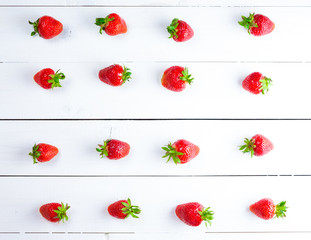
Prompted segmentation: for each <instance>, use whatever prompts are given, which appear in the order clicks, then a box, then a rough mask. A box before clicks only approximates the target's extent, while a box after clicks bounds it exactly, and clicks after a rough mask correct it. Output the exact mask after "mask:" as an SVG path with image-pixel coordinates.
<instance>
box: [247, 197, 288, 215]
mask: <svg viewBox="0 0 311 240" xmlns="http://www.w3.org/2000/svg"><path fill="white" fill-rule="evenodd" d="M285 204H286V201H283V202H280V203H279V204H278V205H274V202H273V201H272V200H271V199H270V198H264V199H261V200H259V201H258V202H256V203H254V204H252V205H250V207H249V210H250V211H251V212H253V213H254V214H255V215H256V216H257V217H260V218H262V219H264V220H269V219H271V218H275V217H276V218H279V217H281V218H284V217H286V215H285V212H286V211H287V207H286V206H285Z"/></svg>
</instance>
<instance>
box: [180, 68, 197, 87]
mask: <svg viewBox="0 0 311 240" xmlns="http://www.w3.org/2000/svg"><path fill="white" fill-rule="evenodd" d="M180 79H181V80H183V81H185V82H187V83H189V84H190V85H191V83H192V82H193V79H194V78H193V77H191V74H189V73H188V68H187V67H185V69H184V70H183V71H182V76H181V77H180Z"/></svg>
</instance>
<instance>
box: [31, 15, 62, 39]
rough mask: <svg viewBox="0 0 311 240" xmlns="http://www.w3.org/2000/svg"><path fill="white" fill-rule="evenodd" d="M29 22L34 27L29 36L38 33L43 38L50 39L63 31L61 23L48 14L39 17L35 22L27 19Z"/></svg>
mask: <svg viewBox="0 0 311 240" xmlns="http://www.w3.org/2000/svg"><path fill="white" fill-rule="evenodd" d="M29 24H31V25H33V28H34V31H33V32H32V33H31V36H34V35H36V34H37V33H38V34H39V36H40V37H42V38H44V39H51V38H53V37H56V36H57V35H59V34H60V33H61V32H62V31H63V24H62V23H61V22H60V21H58V20H56V19H54V18H52V17H50V16H43V17H40V18H38V20H37V21H35V22H30V21H29Z"/></svg>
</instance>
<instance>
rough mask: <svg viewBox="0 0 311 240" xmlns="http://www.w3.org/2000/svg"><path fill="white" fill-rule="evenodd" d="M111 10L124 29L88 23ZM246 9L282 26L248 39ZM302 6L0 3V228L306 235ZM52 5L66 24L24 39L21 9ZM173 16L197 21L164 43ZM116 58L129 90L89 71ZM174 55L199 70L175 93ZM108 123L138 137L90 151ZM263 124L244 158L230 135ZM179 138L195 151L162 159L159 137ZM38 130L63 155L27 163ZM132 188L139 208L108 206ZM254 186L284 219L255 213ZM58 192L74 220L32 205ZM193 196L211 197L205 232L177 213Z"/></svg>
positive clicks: (20, 232)
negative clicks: (58, 75) (182, 36)
mask: <svg viewBox="0 0 311 240" xmlns="http://www.w3.org/2000/svg"><path fill="white" fill-rule="evenodd" d="M111 12H117V13H119V14H120V15H121V16H122V17H123V18H124V19H125V20H126V22H127V24H128V33H127V34H125V35H122V36H118V37H114V38H111V37H108V36H106V35H100V34H98V27H97V26H95V25H94V19H95V18H96V17H100V16H106V15H107V14H109V13H111ZM248 12H258V13H262V14H265V15H267V16H269V17H271V19H272V20H273V21H274V22H275V23H276V28H275V31H274V32H273V33H272V34H270V35H267V36H265V37H262V38H254V37H251V36H249V35H248V34H247V32H246V31H245V30H243V29H242V27H241V26H239V25H238V24H237V21H239V19H240V16H241V15H246V14H248ZM310 13H311V2H310V1H306V0H298V1H294V0H285V1H280V0H275V1H268V0H260V1H252V0H236V1H229V0H226V1H221V2H220V1H215V0H201V1H199V0H194V1H192V0H191V1H190V0H169V1H164V0H146V1H142V0H132V1H126V0H117V1H116V0H113V1H112V0H107V1H102V0H88V1H83V0H56V1H51V0H41V1H38V0H0V81H1V85H0V86H1V87H0V136H1V137H0V193H1V195H0V205H1V206H2V217H1V218H0V239H1V240H2V239H3V240H19V239H26V240H39V239H47V240H50V239H51V240H55V239H66V240H68V239H69V240H71V239H72V240H80V239H87V240H93V239H105V240H125V239H126V240H144V239H150V240H155V239H162V240H168V239H181V240H185V239H196V240H201V239H202V240H203V239H206V238H208V239H211V240H229V239H230V240H236V239H237V240H252V239H254V240H258V239H267V240H272V239H273V240H281V239H282V240H289V239H301V240H307V239H308V240H309V239H311V223H310V220H309V217H308V213H307V211H308V209H306V205H308V204H309V203H310V202H311V193H310V191H309V186H310V184H311V164H310V157H309V143H310V140H309V138H310V137H309V136H310V134H311V125H310V124H311V123H310V120H309V119H310V118H311V110H310V107H309V105H310V93H309V92H310V87H311V81H310V73H309V71H310V69H311V68H310V67H311V48H310V40H311V35H310V33H309V32H310V31H308V26H307V24H306V23H308V22H310V21H311V14H310ZM45 14H47V15H51V16H54V17H55V18H57V19H59V20H61V21H62V23H63V24H64V32H63V34H62V35H61V36H59V37H58V38H55V39H52V40H49V41H46V40H43V39H41V38H39V37H36V38H33V37H30V32H31V26H30V25H28V20H35V19H37V18H38V17H40V16H42V15H45ZM174 17H179V18H181V19H184V20H186V21H187V22H188V23H189V24H190V25H191V26H192V27H193V29H194V31H195V36H194V38H193V39H192V40H191V41H189V42H186V43H179V44H178V43H175V42H174V41H172V40H168V39H167V37H168V34H167V32H166V26H167V25H168V24H169V23H170V21H171V20H172V19H173V18H174ZM204 22H206V24H204ZM113 63H121V64H125V65H126V66H128V67H129V68H131V69H132V72H133V79H132V80H131V81H130V82H129V83H127V84H126V85H124V86H123V87H122V88H112V87H110V86H108V85H105V84H103V83H102V82H100V81H99V80H98V78H97V74H98V71H99V70H100V69H101V68H103V67H105V66H108V65H110V64H113ZM172 65H181V66H188V68H189V71H190V72H191V74H192V75H193V76H194V77H195V82H194V84H193V85H192V86H188V87H187V89H186V91H184V92H182V93H173V92H170V91H167V90H166V89H164V88H163V87H162V86H161V84H160V79H161V76H162V73H163V71H164V70H165V69H166V68H168V67H170V66H172ZM45 67H52V68H54V69H55V70H56V69H61V70H62V71H63V72H64V73H65V74H66V80H65V81H63V87H62V88H60V89H55V90H53V91H44V90H43V89H41V88H40V87H38V86H37V85H36V84H35V83H34V81H33V79H32V77H33V75H34V74H35V73H36V72H37V71H39V70H40V69H42V68H45ZM253 71H261V72H262V73H263V74H264V75H266V76H268V77H271V78H272V79H273V83H274V85H273V86H272V88H271V91H270V92H269V93H268V94H267V95H266V96H253V95H251V94H249V93H248V92H246V91H244V90H243V89H242V88H241V81H242V80H243V79H244V77H245V76H246V75H248V74H249V73H251V72H253ZM181 103H182V104H181ZM47 106H48V107H47ZM254 106H255V107H256V108H254ZM111 130H112V137H113V138H117V139H120V140H124V141H127V142H128V143H129V144H130V145H131V152H130V154H129V156H128V157H126V158H124V159H122V160H119V161H109V160H107V159H100V158H99V156H98V153H97V152H96V151H95V148H96V145H97V144H98V143H101V142H102V141H103V140H104V139H107V138H109V137H110V131H111ZM257 133H260V134H264V135H265V136H266V137H268V138H269V139H270V140H271V141H272V142H273V143H274V145H275V149H274V150H273V151H272V152H271V153H269V154H268V155H266V156H264V157H261V158H253V159H251V158H250V157H249V156H247V155H243V154H241V153H240V152H239V151H238V148H237V146H238V145H240V144H242V143H243V138H245V137H251V136H253V135H254V134H257ZM180 138H185V139H188V140H190V141H192V142H194V143H196V144H197V145H199V146H200V148H201V152H200V154H199V156H198V157H197V158H195V159H194V160H192V161H191V162H190V163H189V164H186V165H178V166H176V165H174V164H173V163H168V164H166V163H165V160H163V159H162V158H161V156H162V154H163V151H162V150H161V147H162V146H163V145H165V144H167V143H168V142H169V141H174V140H176V139H180ZM39 142H47V143H51V144H54V145H56V146H58V147H59V149H60V153H59V155H58V156H57V157H56V158H55V159H53V160H52V161H51V162H49V163H46V164H37V165H33V164H32V160H31V158H30V157H29V156H28V152H29V151H30V150H31V147H32V145H33V144H34V143H39ZM127 197H130V198H131V199H132V201H133V202H135V204H138V205H140V206H141V208H142V210H143V211H142V214H141V217H140V218H139V219H127V220H126V221H120V220H118V219H114V218H112V217H110V216H109V215H108V214H107V211H106V209H107V206H108V205H109V204H110V203H112V202H113V201H116V200H118V199H121V198H127ZM263 197H270V198H273V199H274V200H275V201H276V202H280V201H282V200H287V202H288V205H289V207H290V208H289V209H288V215H287V218H286V219H285V220H282V219H275V220H273V221H263V220H261V219H259V218H257V217H255V216H254V215H253V214H251V213H250V212H249V211H248V206H249V205H250V204H251V203H253V202H255V201H257V200H259V199H260V198H263ZM51 201H64V202H68V203H69V204H70V205H71V206H72V208H71V209H70V210H69V212H68V214H69V216H70V220H69V222H67V223H66V224H52V223H49V222H47V221H44V220H43V219H42V218H41V216H40V215H39V212H38V208H39V207H40V206H41V205H42V204H43V203H46V202H51ZM188 201H199V202H201V203H203V204H204V205H205V206H210V207H212V209H213V210H214V211H215V220H214V223H213V225H212V227H211V228H209V229H206V228H205V227H204V226H203V225H202V226H200V227H198V228H191V227H189V226H187V225H185V224H183V223H182V222H181V221H179V220H178V219H177V218H176V216H175V215H174V209H175V207H176V205H178V204H180V203H184V202H188Z"/></svg>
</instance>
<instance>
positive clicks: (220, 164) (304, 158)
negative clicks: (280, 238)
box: [0, 120, 311, 181]
mask: <svg viewBox="0 0 311 240" xmlns="http://www.w3.org/2000/svg"><path fill="white" fill-rule="evenodd" d="M110 130H112V134H111V138H115V139H119V140H122V141H125V142H128V143H129V144H130V146H131V151H130V154H129V155H128V156H127V157H126V158H123V159H120V160H118V161H113V160H108V159H107V158H104V159H101V158H100V156H99V153H98V152H96V151H95V148H96V147H97V144H102V143H103V141H104V140H106V139H108V138H110ZM255 134H263V135H265V136H266V137H267V138H269V139H270V140H271V141H272V142H273V144H274V149H273V151H271V152H270V153H269V154H267V155H265V156H263V157H254V158H251V157H250V156H249V155H247V154H244V155H243V154H242V152H240V151H239V150H238V146H239V145H242V144H243V141H244V138H251V137H252V136H253V135H255ZM310 134H311V128H310V121H232V120H231V121H82V122H80V121H75V122H74V121H56V122H54V121H21V122H10V121H8V122H1V123H0V135H1V136H6V137H2V138H0V146H2V147H1V148H0V156H1V158H0V174H1V175H125V176H126V175H150V176H153V175H294V174H295V175H299V174H300V175H306V174H309V175H311V168H310V159H309V158H308V149H309V147H308V146H309V136H310ZM178 139H187V140H189V141H191V142H193V143H195V144H197V145H198V146H199V147H200V154H199V155H198V156H197V157H196V158H195V159H193V160H192V161H191V162H189V163H187V164H182V165H177V166H176V165H175V164H174V163H173V162H170V163H167V164H166V159H163V158H162V156H163V155H164V153H165V152H164V151H163V150H162V149H161V147H163V146H164V145H166V144H168V143H169V142H170V141H171V142H174V141H176V140H178ZM40 142H43V143H49V144H52V145H55V146H57V147H58V148H59V150H60V153H59V154H58V156H57V157H55V159H53V160H51V161H50V162H48V163H42V164H36V165H33V163H32V158H31V157H30V156H28V153H29V152H30V151H31V149H32V146H33V145H34V144H35V143H40ZM81 181H83V179H81Z"/></svg>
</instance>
